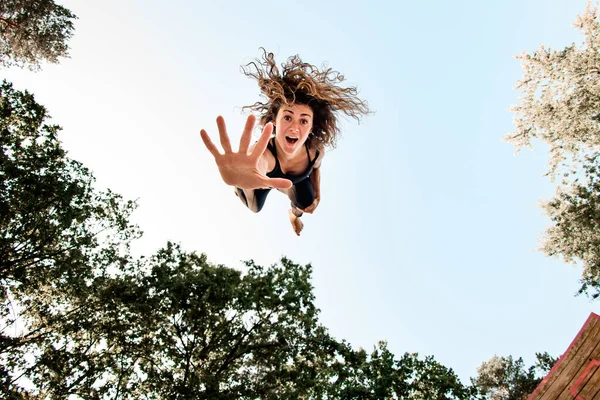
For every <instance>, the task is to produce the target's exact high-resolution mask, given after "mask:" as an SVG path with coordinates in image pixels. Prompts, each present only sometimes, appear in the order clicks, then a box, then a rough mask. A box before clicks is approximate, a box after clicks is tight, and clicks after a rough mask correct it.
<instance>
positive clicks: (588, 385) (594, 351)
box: [528, 313, 600, 400]
mask: <svg viewBox="0 0 600 400" xmlns="http://www.w3.org/2000/svg"><path fill="white" fill-rule="evenodd" d="M573 399H575V400H595V399H600V316H598V315H597V314H594V313H591V314H590V316H589V317H588V319H587V321H586V322H585V324H583V326H582V327H581V330H580V331H579V333H578V334H577V336H576V337H575V339H574V340H573V342H572V343H571V345H570V346H569V348H568V349H567V351H566V352H565V353H564V354H563V355H562V357H561V358H560V360H558V362H557V363H556V365H555V366H554V367H553V368H552V369H551V370H550V372H549V373H548V375H547V376H546V377H545V378H544V380H543V381H542V382H540V384H539V385H538V387H537V388H536V389H535V391H534V392H533V393H532V394H531V396H529V398H528V400H573Z"/></svg>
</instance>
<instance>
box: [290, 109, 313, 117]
mask: <svg viewBox="0 0 600 400" xmlns="http://www.w3.org/2000/svg"><path fill="white" fill-rule="evenodd" d="M283 112H289V113H290V114H293V113H294V112H293V111H292V110H283ZM300 115H306V116H307V117H311V118H312V115H310V114H300Z"/></svg>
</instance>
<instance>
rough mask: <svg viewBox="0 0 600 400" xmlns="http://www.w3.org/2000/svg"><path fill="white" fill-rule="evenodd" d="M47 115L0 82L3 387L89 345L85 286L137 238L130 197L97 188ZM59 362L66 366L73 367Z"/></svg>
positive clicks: (13, 387)
mask: <svg viewBox="0 0 600 400" xmlns="http://www.w3.org/2000/svg"><path fill="white" fill-rule="evenodd" d="M48 118H49V116H48V113H47V110H46V109H45V108H44V107H43V106H41V105H39V104H38V103H36V102H35V99H34V97H33V96H32V95H31V94H29V93H27V92H20V91H17V90H15V89H13V87H12V85H11V84H10V83H7V82H6V81H4V82H3V83H2V85H0V360H2V362H0V365H1V367H0V388H1V389H2V390H3V391H4V392H6V393H11V392H13V393H16V392H19V390H18V385H17V382H18V381H19V379H20V378H21V377H22V378H27V379H28V380H30V381H31V380H34V381H35V380H38V381H39V380H40V379H42V378H40V376H41V375H43V374H42V372H40V371H41V369H43V366H44V364H45V363H46V364H47V363H57V364H61V363H63V361H64V360H59V359H57V358H56V355H57V351H58V350H57V349H60V347H61V346H63V347H65V348H67V347H68V348H70V349H71V352H72V353H73V354H75V353H76V352H77V351H76V349H77V348H79V350H81V351H84V350H85V349H86V348H87V347H89V344H87V343H86V340H87V339H89V338H87V337H86V333H88V332H89V329H87V328H89V327H90V326H91V325H87V326H86V325H85V324H86V322H88V323H91V322H93V321H90V319H89V315H88V312H87V302H88V300H89V298H90V290H91V287H92V284H93V282H94V280H95V279H97V278H98V277H101V276H103V275H105V274H107V273H109V271H111V270H120V269H121V266H122V265H125V264H127V263H128V262H129V252H128V249H129V243H130V241H131V240H132V239H134V238H136V237H138V236H139V232H138V230H137V228H136V227H135V226H132V225H131V224H130V223H129V222H128V218H129V215H130V214H131V212H132V211H133V209H134V208H135V203H133V202H131V201H128V202H126V201H123V199H122V198H121V197H120V196H119V195H116V194H114V193H112V192H110V191H107V192H100V191H97V190H95V189H94V188H93V182H94V178H93V176H92V175H91V173H90V172H89V171H88V170H87V169H86V168H85V167H83V166H82V165H81V164H80V163H79V162H77V161H74V160H71V159H70V158H68V157H67V156H66V152H65V151H64V149H63V148H62V146H61V144H60V142H59V141H58V138H57V133H58V131H59V130H60V127H58V126H56V125H48V124H47V123H46V121H47V120H48ZM86 351H87V350H86ZM84 353H85V351H84ZM26 354H27V355H28V356H27V357H25V355H26ZM26 360H31V362H26ZM73 360H74V361H76V360H77V358H76V357H74V358H73ZM67 365H68V363H66V364H65V363H63V368H64V369H65V372H66V373H71V372H73V371H68V368H67ZM40 368H41V369H40ZM73 368H78V367H76V366H73ZM80 373H81V369H80V371H79V374H80ZM76 377H78V373H73V374H71V375H70V379H71V380H73V381H74V380H76V379H75V378H76ZM44 379H45V378H44ZM67 386H68V385H67Z"/></svg>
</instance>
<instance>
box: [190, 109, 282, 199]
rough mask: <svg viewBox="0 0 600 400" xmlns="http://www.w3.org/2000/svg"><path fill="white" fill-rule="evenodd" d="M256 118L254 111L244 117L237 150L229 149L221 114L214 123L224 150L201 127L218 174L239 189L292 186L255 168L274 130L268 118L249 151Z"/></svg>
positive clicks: (201, 134) (203, 138) (201, 133)
mask: <svg viewBox="0 0 600 400" xmlns="http://www.w3.org/2000/svg"><path fill="white" fill-rule="evenodd" d="M255 121H256V117H255V116H254V115H250V116H249V117H248V119H247V120H246V126H245V127H244V132H243V133H242V138H241V139H240V148H239V150H238V152H237V153H235V152H233V150H232V149H231V143H230V141H229V136H228V135H227V128H226V127H225V120H224V119H223V117H221V116H219V117H217V127H218V128H219V138H220V140H221V146H222V147H223V151H224V152H225V154H221V153H220V152H219V150H218V149H217V147H216V146H215V145H214V144H213V142H212V141H211V140H210V137H209V136H208V133H206V131H205V130H204V129H202V130H201V131H200V136H201V137H202V141H203V142H204V145H205V146H206V148H207V149H208V151H210V153H211V154H212V155H213V156H214V157H215V162H216V163H217V167H219V173H220V174H221V178H223V181H224V182H225V183H226V184H228V185H231V186H235V187H238V188H240V189H260V188H276V189H287V188H290V187H291V186H292V182H291V181H290V180H288V179H283V178H269V177H267V176H266V175H265V173H264V172H261V171H260V170H259V168H258V163H259V160H260V157H261V156H262V155H263V153H264V152H265V149H266V148H267V144H268V143H269V138H270V136H271V133H272V132H273V124H271V123H270V122H269V123H268V124H267V125H265V127H264V128H263V131H262V134H261V135H260V138H259V139H258V142H256V145H255V146H254V148H253V149H252V151H251V152H250V153H248V149H249V148H250V141H251V139H252V128H253V127H254V123H255Z"/></svg>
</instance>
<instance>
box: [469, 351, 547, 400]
mask: <svg viewBox="0 0 600 400" xmlns="http://www.w3.org/2000/svg"><path fill="white" fill-rule="evenodd" d="M536 358H537V362H536V364H535V365H532V366H530V367H529V368H525V365H524V363H523V359H522V358H518V359H517V360H514V359H513V357H512V356H508V357H498V356H494V357H492V358H491V359H490V360H489V361H486V362H483V363H482V364H481V366H479V368H477V373H478V376H477V378H475V379H471V381H472V384H473V386H474V388H475V389H476V391H477V392H478V396H479V397H478V398H479V399H485V400H527V398H528V397H529V395H530V394H531V393H533V391H534V390H535V388H536V387H537V386H538V385H539V383H540V382H541V381H542V379H543V377H544V376H545V375H546V374H547V373H548V372H550V370H551V369H552V367H553V366H554V364H556V362H557V361H558V359H556V358H554V357H552V356H550V355H549V354H548V353H543V354H541V353H537V354H536Z"/></svg>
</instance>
